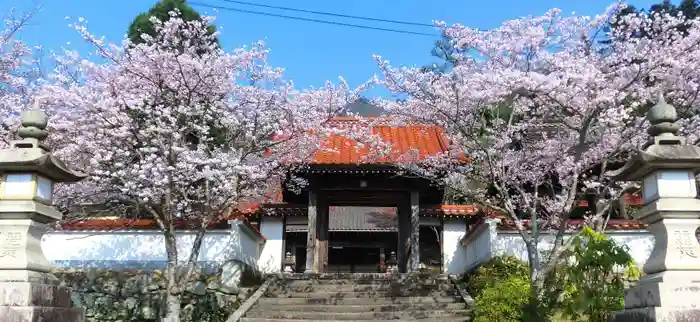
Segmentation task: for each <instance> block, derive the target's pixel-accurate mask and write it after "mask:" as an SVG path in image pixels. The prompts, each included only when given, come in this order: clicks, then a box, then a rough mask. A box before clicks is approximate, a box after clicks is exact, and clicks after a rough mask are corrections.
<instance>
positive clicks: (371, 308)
mask: <svg viewBox="0 0 700 322" xmlns="http://www.w3.org/2000/svg"><path fill="white" fill-rule="evenodd" d="M466 308H467V306H466V304H464V303H453V302H450V303H404V304H365V305H332V304H328V305H323V304H321V305H319V304H289V305H282V304H271V305H270V304H268V305H258V306H255V307H253V308H252V309H251V311H257V310H260V311H274V310H280V311H290V310H298V311H300V312H394V311H401V310H463V309H466Z"/></svg>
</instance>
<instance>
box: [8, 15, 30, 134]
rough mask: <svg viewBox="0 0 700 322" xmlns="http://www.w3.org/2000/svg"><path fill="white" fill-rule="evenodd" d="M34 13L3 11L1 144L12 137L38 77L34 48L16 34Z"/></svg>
mask: <svg viewBox="0 0 700 322" xmlns="http://www.w3.org/2000/svg"><path fill="white" fill-rule="evenodd" d="M33 13H34V12H33V11H28V12H25V13H19V12H17V11H15V10H10V11H9V12H7V13H6V14H0V19H2V20H3V26H2V29H0V84H2V85H0V115H2V116H3V122H2V124H0V137H2V140H0V144H1V146H3V147H4V146H6V145H7V140H8V139H9V138H11V137H12V129H13V128H14V127H15V126H16V125H17V123H16V121H17V117H16V116H17V115H19V110H20V109H21V108H22V106H24V105H25V103H26V102H27V98H28V97H29V95H30V92H31V88H32V86H31V85H32V83H33V82H34V80H36V77H37V70H36V68H35V66H34V63H35V60H34V59H33V57H32V49H31V48H30V47H29V46H28V45H27V44H26V43H25V42H23V41H20V40H18V39H17V38H16V36H17V34H18V33H19V32H20V31H21V30H22V28H23V27H25V26H26V24H27V22H28V21H29V19H30V18H31V17H32V15H33Z"/></svg>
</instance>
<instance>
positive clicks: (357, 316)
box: [246, 309, 471, 321]
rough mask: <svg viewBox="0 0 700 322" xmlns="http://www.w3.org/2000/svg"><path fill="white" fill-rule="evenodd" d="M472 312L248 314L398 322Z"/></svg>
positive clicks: (310, 318) (251, 314)
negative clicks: (400, 320)
mask: <svg viewBox="0 0 700 322" xmlns="http://www.w3.org/2000/svg"><path fill="white" fill-rule="evenodd" d="M469 313H471V310H468V309H463V310H401V311H389V312H300V311H277V310H276V311H269V310H256V311H252V312H248V313H247V314H246V317H251V318H268V319H269V318H278V319H280V318H285V319H292V320H294V319H297V320H299V319H303V320H325V321H328V320H343V321H345V320H397V319H417V318H435V317H458V316H466V315H468V314H469Z"/></svg>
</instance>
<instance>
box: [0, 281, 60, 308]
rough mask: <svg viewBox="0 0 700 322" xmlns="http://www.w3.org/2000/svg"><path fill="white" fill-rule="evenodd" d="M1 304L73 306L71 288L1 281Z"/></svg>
mask: <svg viewBox="0 0 700 322" xmlns="http://www.w3.org/2000/svg"><path fill="white" fill-rule="evenodd" d="M0 306H45V307H56V308H70V307H71V290H70V289H69V288H67V287H65V286H61V285H58V284H41V283H31V282H0Z"/></svg>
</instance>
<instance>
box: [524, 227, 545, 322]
mask: <svg viewBox="0 0 700 322" xmlns="http://www.w3.org/2000/svg"><path fill="white" fill-rule="evenodd" d="M537 244H538V241H537V239H536V238H532V239H531V240H530V241H529V242H526V247H527V259H528V262H529V265H530V300H529V301H528V305H527V307H526V308H525V312H524V313H525V316H524V319H523V320H524V321H528V322H539V321H546V320H547V316H546V314H545V312H544V311H543V310H542V301H541V299H542V288H543V283H542V276H541V275H540V253H539V250H538V249H537Z"/></svg>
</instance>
